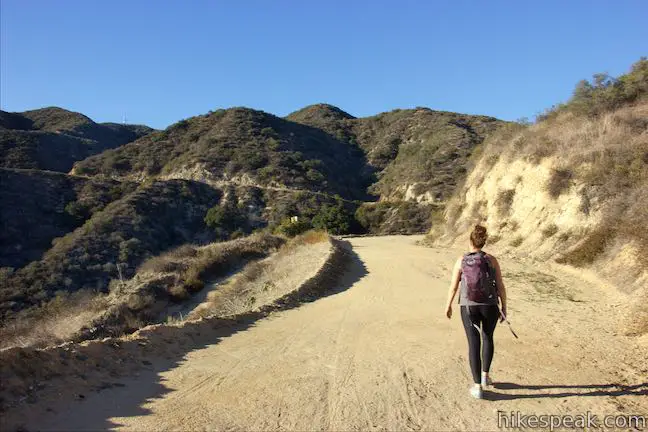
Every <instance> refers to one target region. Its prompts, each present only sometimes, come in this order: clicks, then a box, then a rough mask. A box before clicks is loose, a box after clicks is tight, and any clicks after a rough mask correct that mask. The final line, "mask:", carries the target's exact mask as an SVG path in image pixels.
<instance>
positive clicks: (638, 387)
mask: <svg viewBox="0 0 648 432" xmlns="http://www.w3.org/2000/svg"><path fill="white" fill-rule="evenodd" d="M493 387H495V388H496V389H498V390H552V389H557V390H570V391H561V392H556V393H553V392H551V393H549V392H543V391H538V392H537V393H535V392H534V393H498V392H493V391H486V392H484V399H487V400H512V399H538V398H564V397H569V396H646V395H648V382H644V383H640V384H633V385H626V384H613V383H611V384H582V385H560V384H546V385H532V384H516V383H510V382H501V383H494V384H493Z"/></svg>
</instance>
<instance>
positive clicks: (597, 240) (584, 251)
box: [556, 224, 616, 267]
mask: <svg viewBox="0 0 648 432" xmlns="http://www.w3.org/2000/svg"><path fill="white" fill-rule="evenodd" d="M615 237H616V232H615V230H614V228H613V227H612V226H611V225H610V224H606V225H604V226H601V227H599V228H597V229H596V230H594V231H592V232H591V233H590V234H588V235H587V236H586V237H585V238H583V239H582V240H581V241H580V242H578V243H577V244H576V246H575V247H573V248H571V249H570V250H568V251H567V252H566V253H565V254H563V255H562V256H561V257H560V258H558V259H557V260H556V262H558V263H560V264H571V265H573V266H576V267H581V266H584V265H587V264H591V263H593V262H594V261H595V260H596V258H597V257H599V256H600V255H602V254H603V253H604V252H605V250H606V248H607V246H608V245H609V244H610V243H611V242H612V240H614V238H615Z"/></svg>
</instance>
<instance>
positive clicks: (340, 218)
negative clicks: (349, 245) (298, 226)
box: [312, 201, 353, 234]
mask: <svg viewBox="0 0 648 432" xmlns="http://www.w3.org/2000/svg"><path fill="white" fill-rule="evenodd" d="M352 224H353V216H352V215H351V213H349V212H348V211H347V210H346V209H345V208H344V205H343V204H342V202H341V201H338V203H337V204H336V205H335V206H330V205H324V206H323V207H322V208H321V209H320V210H319V212H318V213H317V214H316V215H315V216H314V217H313V220H312V225H313V228H315V229H317V230H322V231H327V232H329V233H331V234H347V233H349V231H350V230H351V226H352Z"/></svg>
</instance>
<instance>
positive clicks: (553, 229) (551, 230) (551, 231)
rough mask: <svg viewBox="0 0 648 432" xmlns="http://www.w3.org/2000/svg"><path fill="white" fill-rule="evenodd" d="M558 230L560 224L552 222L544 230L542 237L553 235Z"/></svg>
mask: <svg viewBox="0 0 648 432" xmlns="http://www.w3.org/2000/svg"><path fill="white" fill-rule="evenodd" d="M557 232H558V226H557V225H556V224H553V223H552V224H550V225H548V226H547V227H545V228H544V229H543V230H542V237H544V238H549V237H553V236H554V235H555V234H556V233H557Z"/></svg>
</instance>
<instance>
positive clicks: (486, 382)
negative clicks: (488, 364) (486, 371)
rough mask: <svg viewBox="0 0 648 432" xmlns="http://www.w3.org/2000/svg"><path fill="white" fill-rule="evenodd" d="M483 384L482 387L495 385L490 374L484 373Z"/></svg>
mask: <svg viewBox="0 0 648 432" xmlns="http://www.w3.org/2000/svg"><path fill="white" fill-rule="evenodd" d="M481 381H482V382H481V385H482V387H491V386H492V385H493V380H492V379H491V377H490V375H488V376H484V375H482V380H481Z"/></svg>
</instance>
